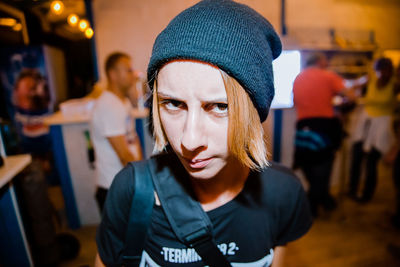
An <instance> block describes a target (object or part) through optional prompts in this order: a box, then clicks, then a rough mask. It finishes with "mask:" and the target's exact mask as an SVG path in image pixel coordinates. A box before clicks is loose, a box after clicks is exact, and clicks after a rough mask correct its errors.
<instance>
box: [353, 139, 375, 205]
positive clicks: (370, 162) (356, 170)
mask: <svg viewBox="0 0 400 267" xmlns="http://www.w3.org/2000/svg"><path fill="white" fill-rule="evenodd" d="M362 147H363V143H362V142H357V143H355V144H354V145H353V148H352V159H351V166H350V188H349V189H350V190H349V193H350V194H351V195H353V196H357V192H358V188H359V184H360V176H361V166H362V163H363V160H364V158H366V161H367V162H366V175H365V184H364V188H363V191H362V196H361V198H362V199H363V200H366V201H368V200H371V198H372V197H373V195H374V192H375V188H376V182H377V174H378V162H379V159H380V158H381V153H380V152H379V151H378V150H376V149H375V148H372V149H371V151H369V152H368V153H365V152H364V151H363V148H362Z"/></svg>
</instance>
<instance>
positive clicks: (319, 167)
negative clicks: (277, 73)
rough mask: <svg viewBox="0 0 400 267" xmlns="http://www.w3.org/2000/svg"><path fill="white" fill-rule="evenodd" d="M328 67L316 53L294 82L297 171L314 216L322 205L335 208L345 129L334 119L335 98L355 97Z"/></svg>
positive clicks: (324, 59)
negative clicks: (333, 186) (335, 173)
mask: <svg viewBox="0 0 400 267" xmlns="http://www.w3.org/2000/svg"><path fill="white" fill-rule="evenodd" d="M327 67H328V60H327V58H326V56H325V55H324V54H322V53H314V54H312V55H310V57H309V58H308V59H307V61H306V67H305V69H304V70H303V71H302V72H301V73H300V74H299V75H298V76H297V77H296V79H295V81H294V83H293V96H294V97H293V101H294V106H295V109H296V113H297V123H296V135H295V155H294V168H300V169H301V170H302V171H303V173H304V175H305V177H306V179H307V181H308V183H309V191H308V197H309V201H310V205H311V211H312V213H313V215H314V216H317V212H318V208H319V206H321V205H322V206H323V207H324V208H325V209H326V210H333V209H334V208H335V207H336V201H335V200H334V198H333V197H332V196H331V194H330V192H329V186H330V176H331V170H332V164H333V161H334V157H335V151H336V150H337V149H338V148H339V146H340V143H341V140H342V137H343V130H342V125H341V122H340V120H339V119H338V118H337V117H336V116H335V112H334V108H333V98H334V97H335V96H336V95H338V94H343V95H345V96H347V97H348V98H350V99H353V98H354V93H353V91H352V90H349V89H347V88H346V87H345V85H344V80H343V79H342V78H341V77H340V76H339V75H337V74H336V73H334V72H332V71H329V70H327Z"/></svg>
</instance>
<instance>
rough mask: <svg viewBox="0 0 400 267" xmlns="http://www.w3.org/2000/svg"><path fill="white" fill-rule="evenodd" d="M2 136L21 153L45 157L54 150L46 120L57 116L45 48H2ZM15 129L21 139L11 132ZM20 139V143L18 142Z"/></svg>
mask: <svg viewBox="0 0 400 267" xmlns="http://www.w3.org/2000/svg"><path fill="white" fill-rule="evenodd" d="M0 87H1V91H2V92H1V94H0V97H1V104H2V108H1V113H0V118H2V121H3V123H2V125H3V126H2V135H3V138H4V139H6V141H8V142H6V146H7V145H8V146H9V147H10V150H13V149H11V147H13V146H15V145H16V143H18V144H17V146H18V148H19V152H23V153H31V154H39V155H40V154H45V153H47V151H48V150H49V149H50V147H51V143H50V138H49V128H48V127H47V126H46V125H44V123H43V120H44V118H45V117H46V116H49V115H50V114H51V113H52V112H53V104H52V102H53V101H52V95H53V94H52V92H51V90H50V88H49V86H48V83H47V79H46V68H45V59H44V53H43V48H42V47H41V46H28V47H20V48H15V47H10V48H0ZM12 127H15V131H16V133H17V137H13V136H12V131H11V130H10V128H12ZM16 139H18V140H16Z"/></svg>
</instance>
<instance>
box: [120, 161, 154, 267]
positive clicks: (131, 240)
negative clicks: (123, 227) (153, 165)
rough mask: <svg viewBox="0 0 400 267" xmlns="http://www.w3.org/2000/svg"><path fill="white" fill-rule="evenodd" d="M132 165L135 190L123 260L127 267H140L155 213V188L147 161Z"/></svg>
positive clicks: (132, 163)
mask: <svg viewBox="0 0 400 267" xmlns="http://www.w3.org/2000/svg"><path fill="white" fill-rule="evenodd" d="M130 164H131V165H132V166H133V170H134V178H135V190H134V194H133V197H132V204H131V209H130V213H129V219H128V229H127V231H126V236H125V248H124V251H123V252H124V253H123V256H122V259H123V262H124V264H125V265H126V266H139V263H140V259H141V257H142V252H143V249H144V243H145V241H146V234H147V229H148V227H149V225H150V220H151V213H152V211H153V205H154V186H153V182H152V179H151V176H150V171H149V169H148V165H147V161H136V162H131V163H130Z"/></svg>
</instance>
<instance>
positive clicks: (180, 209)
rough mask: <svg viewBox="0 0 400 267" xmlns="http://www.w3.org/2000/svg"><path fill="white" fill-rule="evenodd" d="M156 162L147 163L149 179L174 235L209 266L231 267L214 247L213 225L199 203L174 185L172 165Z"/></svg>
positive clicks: (175, 178)
mask: <svg viewBox="0 0 400 267" xmlns="http://www.w3.org/2000/svg"><path fill="white" fill-rule="evenodd" d="M172 157H174V156H172V155H170V157H169V158H166V160H168V161H169V162H171V161H173V160H172V159H171V158H172ZM160 158H165V156H164V157H160ZM156 161H157V159H156V158H153V159H151V160H150V161H149V164H150V168H149V169H150V171H151V177H152V178H153V183H154V187H155V189H156V191H157V194H158V198H159V199H160V202H161V207H162V208H163V210H164V213H165V215H166V217H167V219H168V222H169V223H170V225H171V227H172V229H173V231H174V232H175V235H176V236H177V237H178V239H179V240H180V241H181V242H183V243H184V244H185V245H186V246H188V247H191V248H194V249H195V250H196V252H197V253H198V254H199V256H200V257H201V259H202V261H203V263H205V264H207V265H208V266H210V267H225V266H231V264H230V263H229V261H228V260H227V259H226V257H225V256H224V255H223V254H222V252H221V251H220V250H219V249H218V247H217V245H216V243H215V240H214V237H213V234H212V224H211V222H210V219H209V218H208V216H207V214H206V213H205V212H204V210H203V208H202V207H201V205H200V203H199V202H198V201H196V200H195V199H193V197H191V194H190V193H189V192H188V191H187V190H186V189H185V187H184V186H183V185H182V183H180V182H178V181H177V179H178V177H176V174H173V173H172V172H173V170H172V169H171V167H170V166H171V164H168V163H167V164H157V162H156ZM178 161H179V160H178ZM160 166H161V167H160ZM175 171H176V170H175ZM180 175H184V174H180ZM181 178H184V177H181Z"/></svg>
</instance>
